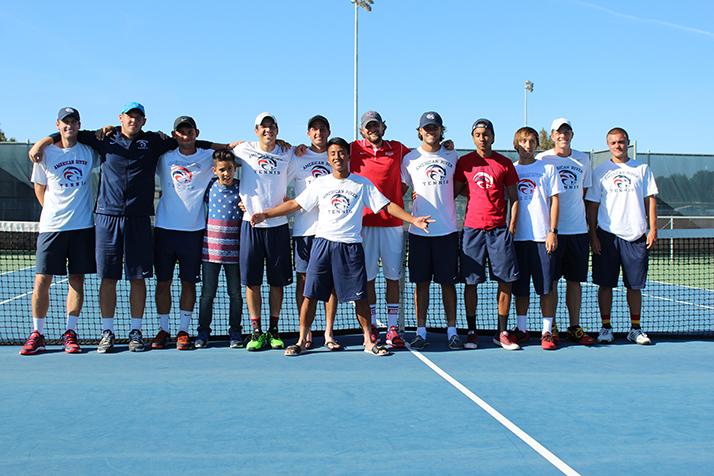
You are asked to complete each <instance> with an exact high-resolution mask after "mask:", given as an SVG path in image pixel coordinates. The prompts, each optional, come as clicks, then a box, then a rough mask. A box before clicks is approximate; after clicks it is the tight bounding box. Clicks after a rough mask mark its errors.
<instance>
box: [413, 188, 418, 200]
mask: <svg viewBox="0 0 714 476" xmlns="http://www.w3.org/2000/svg"><path fill="white" fill-rule="evenodd" d="M416 198H417V194H416V192H415V191H414V190H412V202H413V201H414V200H416Z"/></svg>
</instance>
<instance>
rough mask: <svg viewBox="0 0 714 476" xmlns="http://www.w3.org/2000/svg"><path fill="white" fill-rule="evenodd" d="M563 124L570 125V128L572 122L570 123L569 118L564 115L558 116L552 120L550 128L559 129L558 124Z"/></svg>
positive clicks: (552, 129)
mask: <svg viewBox="0 0 714 476" xmlns="http://www.w3.org/2000/svg"><path fill="white" fill-rule="evenodd" d="M563 125H567V126H568V127H570V129H571V130H572V129H573V126H572V124H570V121H569V120H567V119H566V118H564V117H559V118H557V119H555V120H554V121H553V123H552V124H551V125H550V130H551V131H557V130H558V129H560V126H563Z"/></svg>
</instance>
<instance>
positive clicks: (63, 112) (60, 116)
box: [57, 107, 79, 121]
mask: <svg viewBox="0 0 714 476" xmlns="http://www.w3.org/2000/svg"><path fill="white" fill-rule="evenodd" d="M68 117H74V118H75V119H77V120H79V111H78V110H76V109H75V108H73V107H63V108H62V109H60V110H59V112H58V113H57V120H58V121H64V120H65V119H66V118H68Z"/></svg>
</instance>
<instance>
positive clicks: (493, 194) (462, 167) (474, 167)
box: [454, 151, 518, 230]
mask: <svg viewBox="0 0 714 476" xmlns="http://www.w3.org/2000/svg"><path fill="white" fill-rule="evenodd" d="M454 180H455V181H457V182H466V184H467V190H468V194H469V195H468V196H469V198H468V202H467V204H466V217H465V218H464V226H468V227H469V228H478V229H482V230H490V229H493V228H502V227H504V226H506V203H507V197H506V187H509V186H511V185H516V184H517V183H518V173H516V168H515V167H514V166H513V163H512V162H511V161H510V160H509V159H508V158H507V157H504V156H502V155H501V154H499V153H498V152H492V153H491V156H490V157H481V156H480V155H478V153H477V152H476V151H474V152H470V153H468V154H466V155H464V156H463V157H461V158H460V159H459V162H458V164H456V172H455V173H454Z"/></svg>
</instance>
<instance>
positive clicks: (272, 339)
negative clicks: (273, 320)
mask: <svg viewBox="0 0 714 476" xmlns="http://www.w3.org/2000/svg"><path fill="white" fill-rule="evenodd" d="M268 342H269V343H270V348H271V349H284V348H285V342H283V339H281V338H280V335H279V334H278V331H277V330H273V331H268Z"/></svg>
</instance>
